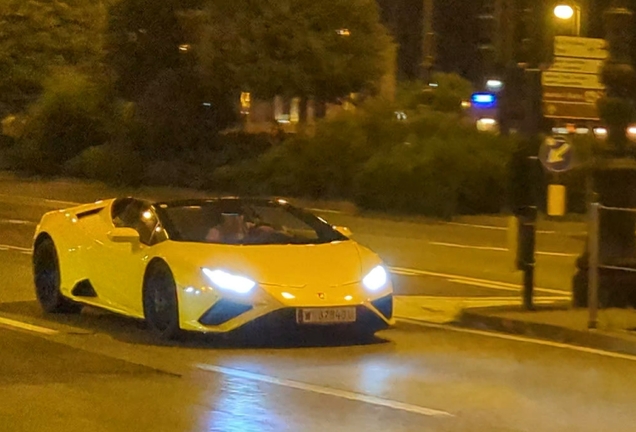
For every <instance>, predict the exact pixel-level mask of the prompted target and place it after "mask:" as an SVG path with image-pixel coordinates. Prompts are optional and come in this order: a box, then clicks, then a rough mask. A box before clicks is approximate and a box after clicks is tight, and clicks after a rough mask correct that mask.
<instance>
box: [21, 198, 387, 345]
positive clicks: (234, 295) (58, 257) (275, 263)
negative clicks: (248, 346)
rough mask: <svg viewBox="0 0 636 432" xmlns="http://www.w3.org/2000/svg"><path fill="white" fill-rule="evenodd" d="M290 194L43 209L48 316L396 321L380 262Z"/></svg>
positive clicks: (42, 269)
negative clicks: (93, 311) (92, 313)
mask: <svg viewBox="0 0 636 432" xmlns="http://www.w3.org/2000/svg"><path fill="white" fill-rule="evenodd" d="M347 233H348V231H347V230H346V229H345V228H336V227H333V226H331V225H329V224H328V223H327V222H325V221H324V220H323V219H321V218H319V217H316V216H314V215H313V214H311V213H309V212H307V211H305V210H301V209H299V208H297V207H294V206H292V205H290V204H288V203H287V202H285V201H282V200H258V199H239V198H218V199H201V200H184V201H172V202H158V203H151V202H148V201H144V200H141V199H136V198H118V199H111V200H104V201H98V202H96V203H92V204H86V205H81V206H78V207H73V208H69V209H65V210H59V211H54V212H50V213H47V214H45V215H44V216H43V217H42V220H41V221H40V223H39V225H38V227H37V229H36V233H35V239H34V246H33V271H34V280H35V289H36V294H37V298H38V300H39V302H40V304H41V306H42V308H43V309H44V310H45V311H46V312H49V313H78V312H79V311H80V310H81V308H82V306H83V305H91V306H97V307H100V308H104V309H108V310H110V311H113V312H116V313H119V314H123V315H127V316H130V317H135V318H140V319H145V320H146V321H147V323H148V327H149V328H150V329H151V330H153V331H154V332H155V333H156V334H158V335H159V336H160V337H163V338H172V337H175V336H177V335H178V334H179V333H180V332H181V331H183V330H185V331H197V332H205V333H228V332H232V331H234V330H236V329H239V328H241V329H248V331H249V329H250V328H251V327H250V326H255V327H254V328H255V329H262V328H268V326H269V325H272V326H273V328H274V329H280V330H283V329H287V328H289V329H296V330H298V329H301V330H302V329H309V328H320V329H323V330H324V329H326V328H328V329H331V330H336V331H340V330H346V331H348V330H353V332H354V333H357V334H366V335H371V334H373V333H375V332H376V331H378V330H381V329H384V328H387V327H388V326H390V325H391V324H393V317H392V315H393V287H392V284H391V280H390V278H389V274H388V271H387V269H386V267H385V266H384V265H383V263H382V261H381V260H380V258H379V257H378V256H377V255H375V254H374V253H373V252H371V251H370V250H368V249H366V248H365V247H363V246H361V245H359V244H357V243H356V242H355V241H353V240H350V239H349V238H348V237H347V235H346V234H347Z"/></svg>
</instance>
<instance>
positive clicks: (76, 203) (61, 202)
mask: <svg viewBox="0 0 636 432" xmlns="http://www.w3.org/2000/svg"><path fill="white" fill-rule="evenodd" d="M44 202H47V203H51V204H56V205H57V204H60V205H63V206H70V207H75V206H78V205H82V203H78V202H74V201H61V200H54V199H47V198H45V199H44Z"/></svg>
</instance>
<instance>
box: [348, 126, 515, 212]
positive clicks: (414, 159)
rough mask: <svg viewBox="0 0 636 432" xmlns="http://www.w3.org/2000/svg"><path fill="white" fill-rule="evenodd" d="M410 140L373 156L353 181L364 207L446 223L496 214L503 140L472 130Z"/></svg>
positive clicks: (501, 195) (506, 146) (507, 148)
mask: <svg viewBox="0 0 636 432" xmlns="http://www.w3.org/2000/svg"><path fill="white" fill-rule="evenodd" d="M456 131H458V132H459V133H454V134H448V135H447V136H433V137H423V138H420V137H418V136H416V135H413V136H412V138H413V139H412V140H410V141H409V142H408V143H404V144H400V145H397V146H395V147H394V148H392V149H391V150H390V151H388V152H382V153H379V154H377V155H375V156H374V157H372V158H371V159H370V160H369V161H368V162H367V163H366V164H365V166H364V168H363V169H362V171H361V172H360V173H359V174H358V176H357V178H356V192H355V201H356V203H357V204H358V205H360V206H361V207H363V208H368V209H375V210H383V211H387V210H388V211H397V212H407V213H421V214H426V215H430V216H437V217H444V218H448V217H451V216H453V215H455V214H457V213H462V214H467V213H468V214H474V213H496V212H499V211H501V209H502V207H503V206H504V204H505V186H506V164H507V161H508V159H509V156H510V153H511V150H512V145H511V143H510V142H509V141H508V140H504V139H501V138H497V137H495V136H494V135H489V134H482V133H479V132H477V131H474V130H469V129H462V128H459V127H458V128H456Z"/></svg>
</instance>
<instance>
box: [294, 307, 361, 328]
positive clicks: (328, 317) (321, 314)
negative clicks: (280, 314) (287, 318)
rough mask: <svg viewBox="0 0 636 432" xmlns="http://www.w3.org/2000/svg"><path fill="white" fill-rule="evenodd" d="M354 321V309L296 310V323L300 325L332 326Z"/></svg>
mask: <svg viewBox="0 0 636 432" xmlns="http://www.w3.org/2000/svg"><path fill="white" fill-rule="evenodd" d="M355 321H356V308H354V307H342V308H311V309H297V310H296V322H298V323H300V324H333V323H351V322H355Z"/></svg>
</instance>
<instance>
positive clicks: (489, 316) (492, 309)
mask: <svg viewBox="0 0 636 432" xmlns="http://www.w3.org/2000/svg"><path fill="white" fill-rule="evenodd" d="M508 303H510V302H508ZM517 303H519V302H517ZM536 304H537V310H536V311H532V312H528V311H525V310H523V308H522V307H521V305H520V304H501V305H497V304H494V303H493V304H491V305H488V306H486V307H480V306H479V305H475V304H471V303H470V302H465V301H463V302H462V301H459V300H458V301H456V302H455V303H454V304H452V305H451V304H450V303H449V304H444V303H443V302H436V303H435V306H434V307H432V303H430V302H426V301H425V302H422V301H421V300H419V299H418V298H417V297H413V298H408V297H396V301H395V315H396V318H397V319H398V327H400V326H401V325H403V323H404V322H402V323H400V322H399V321H400V319H407V320H409V321H410V322H413V321H420V322H427V323H435V324H448V325H456V326H460V327H468V328H473V329H478V330H486V331H496V332H502V333H508V334H514V335H522V336H528V337H533V338H538V339H545V340H550V341H553V342H560V343H567V344H572V345H578V346H582V347H588V348H594V349H600V350H606V351H613V352H619V353H624V354H631V355H636V310H633V309H605V310H600V311H599V314H598V329H596V330H589V329H588V311H587V309H571V308H570V304H569V302H567V301H563V300H557V301H549V300H546V301H542V302H536Z"/></svg>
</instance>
